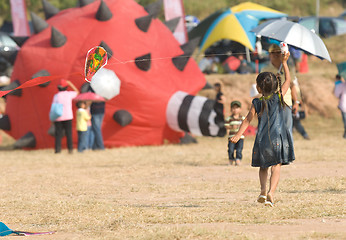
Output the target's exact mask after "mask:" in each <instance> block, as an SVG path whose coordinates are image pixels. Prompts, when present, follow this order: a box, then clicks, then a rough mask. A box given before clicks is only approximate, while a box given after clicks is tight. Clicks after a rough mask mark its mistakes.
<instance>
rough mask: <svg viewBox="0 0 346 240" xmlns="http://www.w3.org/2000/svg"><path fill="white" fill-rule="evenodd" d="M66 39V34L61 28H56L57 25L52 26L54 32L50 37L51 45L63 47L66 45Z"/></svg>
mask: <svg viewBox="0 0 346 240" xmlns="http://www.w3.org/2000/svg"><path fill="white" fill-rule="evenodd" d="M66 41H67V38H66V36H65V35H64V34H62V33H61V32H59V30H58V29H56V28H55V27H52V34H51V37H50V44H51V46H52V47H55V48H58V47H62V46H64V44H65V43H66Z"/></svg>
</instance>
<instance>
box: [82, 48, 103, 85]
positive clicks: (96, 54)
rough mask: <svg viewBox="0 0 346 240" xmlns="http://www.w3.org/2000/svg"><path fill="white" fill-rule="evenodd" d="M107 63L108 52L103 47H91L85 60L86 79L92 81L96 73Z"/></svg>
mask: <svg viewBox="0 0 346 240" xmlns="http://www.w3.org/2000/svg"><path fill="white" fill-rule="evenodd" d="M106 64H107V52H106V50H105V49H104V48H103V47H100V46H97V47H93V48H92V49H90V50H89V51H88V53H87V57H86V60H85V72H84V74H85V80H86V81H87V82H90V81H91V78H92V77H93V76H94V75H95V73H96V72H97V71H98V70H100V69H101V68H102V67H104V66H105V65H106Z"/></svg>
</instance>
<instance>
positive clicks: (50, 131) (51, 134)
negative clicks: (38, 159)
mask: <svg viewBox="0 0 346 240" xmlns="http://www.w3.org/2000/svg"><path fill="white" fill-rule="evenodd" d="M47 133H48V135H50V136H52V137H54V136H55V125H54V124H52V125H50V127H49V129H48V131H47Z"/></svg>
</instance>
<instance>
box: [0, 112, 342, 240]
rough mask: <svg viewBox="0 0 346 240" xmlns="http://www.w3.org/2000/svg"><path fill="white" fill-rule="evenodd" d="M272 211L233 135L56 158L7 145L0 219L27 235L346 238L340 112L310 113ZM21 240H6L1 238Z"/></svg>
mask: <svg viewBox="0 0 346 240" xmlns="http://www.w3.org/2000/svg"><path fill="white" fill-rule="evenodd" d="M303 124H304V125H305V127H306V129H307V131H308V132H309V134H310V136H311V140H310V141H307V140H304V139H303V138H302V137H301V136H300V135H298V134H296V133H295V134H294V138H295V151H296V161H295V162H294V163H293V164H292V165H289V166H284V167H282V174H281V180H280V184H279V187H278V191H277V194H276V196H275V197H276V204H275V207H274V208H268V207H265V206H264V205H263V204H259V203H256V202H255V200H256V198H257V196H258V194H259V182H258V177H257V176H258V172H257V171H258V169H257V168H252V167H251V166H250V162H251V149H252V144H253V140H254V138H253V137H248V138H247V139H246V141H245V146H244V159H243V164H242V166H239V167H235V166H230V165H228V160H227V153H226V149H227V147H226V144H227V138H206V137H204V138H198V142H199V143H198V144H191V145H163V146H147V147H127V148H114V149H107V150H105V151H97V152H92V151H90V152H85V153H82V154H78V153H76V152H75V153H74V154H72V155H70V154H68V153H67V151H66V150H65V151H64V152H63V153H62V154H60V155H56V154H54V153H53V150H52V149H48V150H36V151H22V150H16V151H11V150H1V151H0V156H1V157H0V159H1V174H0V192H1V198H0V216H1V221H2V222H4V223H6V224H7V225H8V226H9V227H10V228H12V229H15V230H23V231H56V233H55V234H53V235H46V236H36V237H33V236H32V237H27V238H28V239H54V240H60V239H165V240H166V239H345V238H346V222H345V209H346V208H345V196H346V192H345V190H346V186H345V172H346V171H345V170H346V167H345V160H346V157H345V156H346V148H345V143H346V140H345V139H343V138H342V137H341V135H342V130H343V129H342V124H341V118H339V117H335V118H327V119H323V118H321V117H317V116H310V117H309V118H308V119H306V120H304V122H303ZM12 238H13V239H17V237H5V238H4V239H12Z"/></svg>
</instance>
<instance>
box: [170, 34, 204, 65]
mask: <svg viewBox="0 0 346 240" xmlns="http://www.w3.org/2000/svg"><path fill="white" fill-rule="evenodd" d="M199 39H200V38H194V39H192V40H191V41H189V42H187V43H185V44H183V45H182V46H181V49H182V50H183V51H184V54H182V55H180V56H177V57H174V58H172V62H173V64H174V66H175V67H176V68H177V69H178V70H180V71H184V69H185V66H186V64H187V62H188V61H189V59H190V57H191V55H192V53H193V51H194V50H195V48H196V47H197V45H198V43H199Z"/></svg>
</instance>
